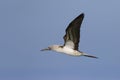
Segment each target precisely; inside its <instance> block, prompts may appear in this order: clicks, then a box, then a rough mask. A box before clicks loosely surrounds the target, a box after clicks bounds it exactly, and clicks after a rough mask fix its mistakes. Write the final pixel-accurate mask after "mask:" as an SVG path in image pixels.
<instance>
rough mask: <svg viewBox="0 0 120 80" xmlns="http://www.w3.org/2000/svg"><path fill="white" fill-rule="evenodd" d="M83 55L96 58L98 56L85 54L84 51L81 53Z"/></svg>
mask: <svg viewBox="0 0 120 80" xmlns="http://www.w3.org/2000/svg"><path fill="white" fill-rule="evenodd" d="M83 56H86V57H90V58H96V59H97V58H98V57H96V56H93V55H89V54H86V53H83Z"/></svg>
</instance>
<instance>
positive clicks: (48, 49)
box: [40, 47, 50, 51]
mask: <svg viewBox="0 0 120 80" xmlns="http://www.w3.org/2000/svg"><path fill="white" fill-rule="evenodd" d="M47 50H50V48H49V47H48V48H45V49H41V50H40V51H47Z"/></svg>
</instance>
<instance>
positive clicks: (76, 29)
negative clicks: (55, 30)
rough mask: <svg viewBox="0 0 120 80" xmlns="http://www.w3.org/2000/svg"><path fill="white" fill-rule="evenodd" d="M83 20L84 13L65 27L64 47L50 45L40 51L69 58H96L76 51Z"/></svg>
mask: <svg viewBox="0 0 120 80" xmlns="http://www.w3.org/2000/svg"><path fill="white" fill-rule="evenodd" d="M83 18H84V13H82V14H80V15H79V16H78V17H76V18H75V19H74V20H73V21H72V22H71V23H70V24H69V25H68V27H67V29H66V34H65V35H64V37H63V39H64V45H62V46H61V45H52V46H49V47H48V48H45V49H42V50H41V51H46V50H52V51H56V52H60V53H64V54H68V55H71V56H86V57H91V58H97V57H96V56H93V55H89V54H87V53H84V52H82V51H79V50H78V47H79V41H80V27H81V24H82V21H83Z"/></svg>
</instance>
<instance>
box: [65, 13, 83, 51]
mask: <svg viewBox="0 0 120 80" xmlns="http://www.w3.org/2000/svg"><path fill="white" fill-rule="evenodd" d="M83 18H84V14H83V13H82V14H80V15H79V16H78V17H76V18H75V19H74V20H73V21H72V22H71V23H70V24H69V26H68V27H67V29H66V34H65V36H64V37H63V38H64V45H65V43H66V42H67V41H69V40H70V41H73V43H74V49H75V50H78V47H79V38H80V27H81V24H82V21H83Z"/></svg>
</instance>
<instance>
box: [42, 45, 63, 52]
mask: <svg viewBox="0 0 120 80" xmlns="http://www.w3.org/2000/svg"><path fill="white" fill-rule="evenodd" d="M60 47H61V46H60V45H52V46H49V47H47V48H45V49H41V51H46V50H54V49H56V48H60Z"/></svg>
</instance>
